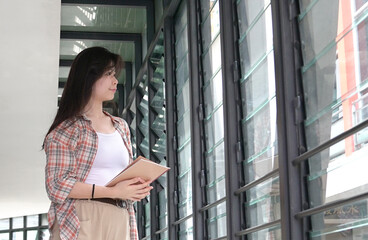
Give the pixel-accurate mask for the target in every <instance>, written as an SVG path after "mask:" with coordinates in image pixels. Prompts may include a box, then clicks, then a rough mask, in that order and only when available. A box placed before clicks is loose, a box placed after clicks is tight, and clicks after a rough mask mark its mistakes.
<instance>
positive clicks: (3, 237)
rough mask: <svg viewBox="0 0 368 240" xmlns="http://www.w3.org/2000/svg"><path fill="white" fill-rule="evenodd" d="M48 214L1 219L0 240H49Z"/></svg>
mask: <svg viewBox="0 0 368 240" xmlns="http://www.w3.org/2000/svg"><path fill="white" fill-rule="evenodd" d="M49 236H50V234H49V230H48V222H47V214H38V215H30V216H23V217H14V218H5V219H0V240H9V239H12V240H17V239H20V240H23V239H26V240H27V239H28V240H30V239H31V240H32V239H40V240H42V239H49Z"/></svg>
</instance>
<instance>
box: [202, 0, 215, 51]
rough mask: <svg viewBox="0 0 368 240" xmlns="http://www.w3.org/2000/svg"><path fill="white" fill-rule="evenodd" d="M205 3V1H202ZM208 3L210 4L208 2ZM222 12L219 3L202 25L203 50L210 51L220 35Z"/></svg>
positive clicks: (205, 17)
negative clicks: (209, 48)
mask: <svg viewBox="0 0 368 240" xmlns="http://www.w3.org/2000/svg"><path fill="white" fill-rule="evenodd" d="M202 2H205V1H202ZM207 2H209V1H208V0H207ZM219 14H220V10H219V2H218V1H217V2H216V3H215V5H214V7H213V8H212V10H211V12H210V13H209V14H207V15H206V16H204V17H203V18H202V19H203V20H202V23H201V26H200V27H201V31H202V48H203V49H206V50H207V49H208V47H209V46H210V45H211V43H212V42H213V41H214V40H215V38H216V37H217V36H218V35H219V34H220V15H219Z"/></svg>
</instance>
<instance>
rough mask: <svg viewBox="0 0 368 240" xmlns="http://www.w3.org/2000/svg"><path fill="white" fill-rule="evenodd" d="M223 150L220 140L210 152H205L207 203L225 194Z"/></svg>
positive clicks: (222, 143)
mask: <svg viewBox="0 0 368 240" xmlns="http://www.w3.org/2000/svg"><path fill="white" fill-rule="evenodd" d="M224 166H225V150H224V142H221V144H220V145H218V146H217V147H216V148H214V149H213V150H212V151H211V152H209V153H207V154H206V169H207V171H206V175H207V184H206V190H207V203H212V202H215V201H216V200H217V199H220V198H223V197H225V196H226V186H225V185H226V183H225V167H224Z"/></svg>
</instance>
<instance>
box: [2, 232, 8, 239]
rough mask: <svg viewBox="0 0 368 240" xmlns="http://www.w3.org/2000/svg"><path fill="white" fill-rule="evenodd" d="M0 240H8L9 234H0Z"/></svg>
mask: <svg viewBox="0 0 368 240" xmlns="http://www.w3.org/2000/svg"><path fill="white" fill-rule="evenodd" d="M0 240H9V233H0Z"/></svg>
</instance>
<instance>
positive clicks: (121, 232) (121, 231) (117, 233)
mask: <svg viewBox="0 0 368 240" xmlns="http://www.w3.org/2000/svg"><path fill="white" fill-rule="evenodd" d="M75 208H76V211H77V216H78V218H79V221H80V229H79V235H78V240H106V239H108V240H125V239H127V240H128V239H130V235H129V232H130V227H129V213H128V210H126V209H124V208H119V207H116V206H114V205H111V204H108V203H102V202H97V201H89V200H77V201H76V202H75ZM51 231H52V238H51V239H52V240H60V231H59V225H58V223H57V221H56V222H55V223H54V225H53V227H52V230H51Z"/></svg>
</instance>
